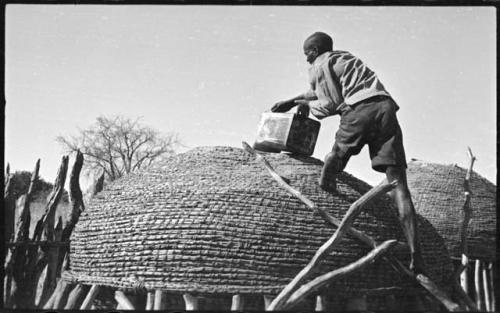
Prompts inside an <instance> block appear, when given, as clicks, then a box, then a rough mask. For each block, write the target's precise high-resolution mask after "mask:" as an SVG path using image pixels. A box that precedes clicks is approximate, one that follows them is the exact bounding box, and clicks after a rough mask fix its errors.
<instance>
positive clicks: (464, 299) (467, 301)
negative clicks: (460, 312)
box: [451, 264, 477, 311]
mask: <svg viewBox="0 0 500 313" xmlns="http://www.w3.org/2000/svg"><path fill="white" fill-rule="evenodd" d="M463 271H467V267H466V266H464V265H463V264H461V265H460V266H459V267H458V269H457V270H456V272H455V274H454V275H453V278H452V279H451V283H452V285H453V290H454V291H455V292H456V294H457V299H458V301H459V302H460V303H461V304H462V306H464V307H466V308H468V309H469V310H470V311H477V308H476V305H475V304H474V301H472V300H471V298H470V297H469V296H468V295H467V293H466V292H465V291H464V289H463V288H462V286H461V284H460V280H461V277H462V274H463Z"/></svg>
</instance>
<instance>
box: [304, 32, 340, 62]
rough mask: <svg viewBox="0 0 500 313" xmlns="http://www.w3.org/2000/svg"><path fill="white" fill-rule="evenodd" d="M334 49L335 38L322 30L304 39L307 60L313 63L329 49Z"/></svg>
mask: <svg viewBox="0 0 500 313" xmlns="http://www.w3.org/2000/svg"><path fill="white" fill-rule="evenodd" d="M332 50H333V39H332V37H330V36H328V35H327V34H325V33H322V32H316V33H314V34H312V35H311V36H309V37H307V39H306V40H305V41H304V54H305V55H306V59H307V62H309V63H310V64H312V63H313V62H314V60H316V58H317V57H318V56H319V55H321V54H323V53H324V52H327V51H332Z"/></svg>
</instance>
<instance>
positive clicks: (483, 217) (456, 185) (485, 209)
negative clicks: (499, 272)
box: [408, 160, 497, 260]
mask: <svg viewBox="0 0 500 313" xmlns="http://www.w3.org/2000/svg"><path fill="white" fill-rule="evenodd" d="M466 173H467V170H466V169H464V168H461V167H459V166H457V165H454V164H450V165H443V164H434V163H426V162H422V161H416V160H414V161H412V162H409V164H408V185H409V187H410V192H411V194H412V198H413V199H414V202H415V203H414V204H415V208H416V210H417V212H418V214H421V215H422V216H424V217H425V218H427V219H428V220H429V221H430V222H431V223H432V224H433V225H434V226H435V227H436V229H437V231H438V232H439V234H440V235H441V236H443V238H444V239H445V241H446V245H447V248H448V250H449V252H450V254H451V255H452V256H456V257H460V256H461V252H460V230H461V227H462V219H463V205H464V201H465V194H464V179H465V175H466ZM470 183H471V190H472V198H471V203H470V205H471V209H472V218H471V221H470V223H469V226H468V228H467V243H468V252H469V253H468V255H469V257H472V258H478V259H485V260H493V259H495V253H496V204H497V196H496V186H495V185H493V184H492V183H491V182H489V181H488V180H486V179H485V178H483V177H481V176H480V175H479V174H477V173H475V172H473V173H472V175H471V179H470Z"/></svg>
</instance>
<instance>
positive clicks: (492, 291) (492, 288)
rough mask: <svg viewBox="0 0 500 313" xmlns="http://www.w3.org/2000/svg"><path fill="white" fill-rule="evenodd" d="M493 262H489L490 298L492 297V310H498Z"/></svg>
mask: <svg viewBox="0 0 500 313" xmlns="http://www.w3.org/2000/svg"><path fill="white" fill-rule="evenodd" d="M493 270H494V269H493V262H490V263H489V264H488V282H489V290H490V299H491V311H492V312H496V311H497V307H496V299H495V278H494V277H495V275H494V273H493Z"/></svg>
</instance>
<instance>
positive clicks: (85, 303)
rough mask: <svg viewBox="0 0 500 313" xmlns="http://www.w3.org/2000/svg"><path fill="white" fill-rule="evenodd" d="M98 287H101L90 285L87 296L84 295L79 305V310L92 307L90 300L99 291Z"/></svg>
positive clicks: (92, 299) (91, 300)
mask: <svg viewBox="0 0 500 313" xmlns="http://www.w3.org/2000/svg"><path fill="white" fill-rule="evenodd" d="M100 288H101V287H100V286H99V285H92V287H90V290H89V292H88V293H87V296H86V297H85V299H84V300H83V303H82V305H81V306H80V310H89V309H90V308H91V307H92V302H93V301H94V299H95V297H96V296H97V294H98V293H99V290H100Z"/></svg>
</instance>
